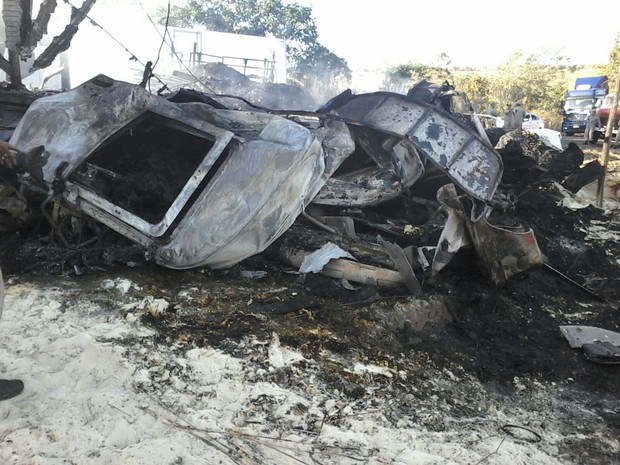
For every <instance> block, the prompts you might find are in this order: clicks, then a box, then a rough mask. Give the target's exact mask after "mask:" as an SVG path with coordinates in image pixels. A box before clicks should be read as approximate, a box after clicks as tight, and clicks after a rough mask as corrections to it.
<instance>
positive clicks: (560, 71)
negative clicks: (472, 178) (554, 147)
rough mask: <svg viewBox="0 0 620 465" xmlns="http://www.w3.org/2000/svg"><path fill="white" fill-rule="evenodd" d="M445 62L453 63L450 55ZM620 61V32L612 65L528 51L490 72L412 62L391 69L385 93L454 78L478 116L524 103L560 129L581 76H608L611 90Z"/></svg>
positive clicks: (552, 126) (385, 82) (527, 107)
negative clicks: (566, 103)
mask: <svg viewBox="0 0 620 465" xmlns="http://www.w3.org/2000/svg"><path fill="white" fill-rule="evenodd" d="M442 61H443V62H444V63H448V62H449V61H448V60H447V59H446V58H445V55H443V56H442ZM619 61H620V34H619V35H618V38H617V39H616V43H615V46H614V47H613V49H612V51H611V53H610V61H609V64H608V65H600V66H594V67H583V66H570V65H568V64H567V63H566V60H565V59H564V58H563V57H550V56H547V55H546V54H542V55H524V54H523V53H515V54H514V55H513V56H512V57H511V58H510V59H509V60H508V61H507V62H506V63H504V64H502V65H501V66H498V67H497V68H493V69H484V70H474V69H471V68H467V69H459V68H452V69H450V68H449V67H448V66H445V65H439V66H428V65H423V64H419V63H415V64H412V63H407V64H402V65H398V66H395V67H393V68H390V69H388V70H387V71H386V73H385V78H384V81H383V86H384V89H385V90H392V91H395V92H406V91H407V89H409V88H410V87H411V86H412V85H413V84H414V83H415V82H418V81H420V80H422V79H426V80H428V81H432V82H438V83H439V82H443V81H445V80H448V81H449V82H450V83H451V84H454V85H455V86H456V88H457V89H458V90H461V91H464V92H465V93H467V95H468V97H469V99H470V100H471V102H472V104H473V106H474V108H475V109H476V111H477V112H478V113H486V112H487V111H488V109H489V108H490V107H491V105H492V104H493V105H495V108H496V111H497V113H498V114H499V115H502V114H503V113H504V112H505V111H506V110H507V108H508V107H509V106H510V105H512V104H514V103H516V102H521V103H522V104H523V105H524V107H525V109H526V111H528V112H531V113H535V114H537V115H539V116H540V117H542V118H543V119H544V120H545V122H546V125H547V127H550V128H552V129H556V130H559V128H560V125H561V123H562V104H563V101H564V96H565V94H566V91H567V90H568V89H569V87H570V86H571V85H572V84H573V83H574V82H575V78H576V77H581V76H597V75H607V76H609V77H610V87H611V86H612V85H613V83H612V82H611V81H613V80H614V76H615V75H616V73H617V69H618V62H619Z"/></svg>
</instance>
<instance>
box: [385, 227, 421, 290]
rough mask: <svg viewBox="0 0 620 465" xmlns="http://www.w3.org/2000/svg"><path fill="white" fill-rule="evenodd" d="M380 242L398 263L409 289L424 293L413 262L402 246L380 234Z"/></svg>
mask: <svg viewBox="0 0 620 465" xmlns="http://www.w3.org/2000/svg"><path fill="white" fill-rule="evenodd" d="M379 244H381V245H382V246H383V247H384V248H385V250H386V251H387V253H388V254H389V255H390V258H391V259H392V261H393V262H394V265H396V268H397V269H398V272H399V273H400V275H401V277H402V280H403V283H405V286H407V289H409V292H411V293H412V294H413V295H420V294H421V293H422V287H421V286H420V283H419V281H418V278H416V276H415V273H414V272H413V269H412V268H411V263H410V262H409V260H408V259H407V256H406V255H405V252H403V249H401V248H400V246H399V245H398V244H394V243H393V242H388V241H386V240H385V239H383V238H382V237H381V236H379Z"/></svg>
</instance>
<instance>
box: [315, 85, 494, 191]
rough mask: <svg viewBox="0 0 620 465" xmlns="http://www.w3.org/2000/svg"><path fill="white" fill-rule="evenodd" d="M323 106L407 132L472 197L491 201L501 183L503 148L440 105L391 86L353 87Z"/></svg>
mask: <svg viewBox="0 0 620 465" xmlns="http://www.w3.org/2000/svg"><path fill="white" fill-rule="evenodd" d="M321 111H324V112H335V113H336V114H338V115H339V116H340V117H342V118H343V119H344V120H345V121H347V122H350V123H351V124H359V125H366V126H368V127H371V128H374V129H378V130H381V131H385V132H387V133H390V134H393V135H397V136H401V137H404V138H407V139H408V140H409V141H410V142H411V143H412V144H413V145H414V146H415V147H416V148H417V149H418V150H419V151H421V152H422V153H423V154H424V155H425V156H426V157H428V158H429V159H430V160H431V161H432V162H433V163H434V164H435V165H437V166H438V167H439V168H441V169H443V170H445V172H446V173H447V174H448V176H450V178H451V179H452V180H453V181H454V182H455V183H456V184H457V185H458V186H459V187H460V188H462V189H463V190H464V191H465V192H466V193H467V194H469V195H471V196H472V197H475V198H477V199H480V200H483V201H489V200H491V198H492V197H493V195H494V193H495V190H496V189H497V186H498V185H499V182H500V179H501V176H502V171H503V165H502V160H501V157H500V156H499V154H498V153H497V152H496V151H495V150H494V149H493V148H492V147H491V146H490V145H489V144H488V143H487V142H485V141H484V140H483V139H482V138H481V137H480V136H479V135H478V134H477V133H476V132H475V131H474V130H472V129H471V128H469V127H467V126H466V125H465V124H463V123H462V122H461V121H459V120H458V119H457V118H456V117H454V116H453V115H451V114H449V113H447V112H445V111H443V110H441V109H439V108H438V107H436V106H433V105H429V104H427V103H424V102H420V101H416V100H412V99H410V98H408V97H406V96H404V95H399V94H394V93H391V92H374V93H368V94H360V95H353V94H350V93H349V94H346V95H343V96H342V97H341V98H335V99H334V100H333V101H332V102H330V103H329V104H327V105H325V106H324V107H323V108H322V109H321Z"/></svg>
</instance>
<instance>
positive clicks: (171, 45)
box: [137, 0, 208, 88]
mask: <svg viewBox="0 0 620 465" xmlns="http://www.w3.org/2000/svg"><path fill="white" fill-rule="evenodd" d="M137 1H138V4H139V5H140V6H141V7H142V9H143V10H144V14H145V15H146V17H147V18H148V19H149V21H150V23H151V24H152V25H153V27H154V28H155V30H156V31H157V33H158V34H159V35H160V36H161V38H162V40H164V41H165V44H166V45H167V46H168V48H170V51H171V52H172V53H173V55H174V56H175V58H176V59H177V60H178V62H179V64H180V65H181V66H182V67H183V68H185V70H186V71H187V73H188V74H189V75H190V76H192V77H193V78H194V79H195V80H196V82H198V83H200V84H201V85H202V86H203V87H205V88H208V86H206V85H205V84H204V83H203V82H202V81H201V80H200V78H199V77H198V76H196V75H195V74H194V72H193V71H192V70H191V69H190V68H189V67H188V66H187V65H186V64H185V63H183V60H182V59H181V57H180V56H179V54H178V53H177V51H176V50H175V49H174V46H173V44H174V40H173V39H172V36H171V35H170V30H169V28H168V18H166V29H165V31H164V33H163V34H162V33H161V32H160V30H159V28H158V27H157V24H155V21H153V18H151V15H149V13H148V11H147V10H146V8H145V7H144V5H143V4H142V1H141V0H137ZM168 7H170V2H168ZM168 15H170V10H168ZM166 34H167V35H168V38H169V39H170V42H167V41H166ZM160 50H161V49H160ZM157 60H158V61H159V55H158V57H157ZM155 63H157V62H155ZM153 67H155V65H153Z"/></svg>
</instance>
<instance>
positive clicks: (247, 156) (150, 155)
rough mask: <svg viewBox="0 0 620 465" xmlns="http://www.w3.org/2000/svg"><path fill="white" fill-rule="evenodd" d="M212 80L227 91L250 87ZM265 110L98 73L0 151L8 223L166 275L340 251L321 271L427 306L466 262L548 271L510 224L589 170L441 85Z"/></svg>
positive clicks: (524, 231) (39, 107)
mask: <svg viewBox="0 0 620 465" xmlns="http://www.w3.org/2000/svg"><path fill="white" fill-rule="evenodd" d="M221 68H222V67H221V66H220V67H218V70H219V71H218V73H219V74H218V75H219V76H220V77H222V79H221V81H222V82H219V83H218V86H219V87H220V88H222V89H227V90H228V91H231V89H232V90H235V89H236V90H237V91H243V90H244V89H245V90H247V83H245V84H244V83H239V82H237V81H238V79H237V78H235V79H236V82H226V76H228V74H226V73H224V72H223V71H222V69H221ZM212 74H213V73H212ZM229 81H230V78H229ZM240 86H241V87H240ZM244 86H246V87H244ZM252 89H254V88H252ZM254 90H255V89H254ZM289 93H290V92H289ZM250 94H251V92H250ZM293 95H295V94H294V93H293ZM299 95H301V94H299ZM246 97H248V98H249V99H250V100H248V99H246ZM263 97H265V96H264V95H262V97H261V99H262V100H261V99H258V101H257V100H256V96H255V95H239V96H235V95H231V94H228V93H227V94H226V95H222V94H215V93H213V94H209V93H202V92H198V91H195V90H191V89H186V90H181V91H178V92H175V93H174V94H171V95H168V96H160V95H153V94H151V93H150V92H148V91H147V90H146V89H144V88H143V87H142V86H140V85H133V84H128V83H125V82H119V81H115V80H113V79H110V78H108V77H106V76H102V75H100V76H97V77H95V78H93V79H91V80H90V81H88V82H86V83H84V84H82V85H80V86H78V87H76V88H74V89H72V90H69V91H66V92H62V93H58V94H54V95H50V96H45V97H41V98H38V99H36V100H35V101H34V102H33V103H32V104H31V105H30V106H29V107H28V109H27V111H26V112H25V114H23V116H22V117H21V119H20V120H19V123H18V124H17V127H16V128H15V130H14V132H13V133H12V136H11V138H10V144H11V146H13V147H15V148H17V149H18V150H19V151H20V152H22V153H23V154H22V156H20V157H18V159H17V160H18V164H17V168H15V169H13V171H14V173H13V176H14V178H15V180H14V182H13V187H12V188H13V191H5V194H6V193H7V192H8V193H12V192H14V193H19V202H17V203H15V202H13V204H11V202H8V201H7V200H6V197H7V195H3V197H2V198H3V201H2V205H3V206H4V210H5V214H4V220H3V227H5V228H6V227H8V226H7V225H9V224H11V222H10V221H9V218H11V219H13V220H14V219H15V217H19V216H21V217H23V216H24V215H25V211H26V210H28V213H30V214H32V215H36V213H37V212H40V213H39V214H41V213H42V214H43V217H44V218H45V219H47V221H48V222H49V223H50V224H51V228H52V233H53V235H54V237H55V239H56V240H58V241H60V242H61V243H62V244H65V245H66V246H69V247H71V246H76V244H77V245H79V244H84V243H87V242H88V241H89V240H93V241H96V240H97V237H98V235H100V234H102V231H103V230H102V229H100V228H98V227H96V226H93V221H94V223H98V224H102V225H105V226H107V227H108V228H110V229H111V230H113V231H116V233H118V234H120V235H122V236H124V237H125V238H127V239H129V240H130V241H132V242H134V243H135V244H138V245H140V246H141V247H143V249H144V251H145V255H146V257H147V258H149V259H151V260H153V261H155V262H156V263H158V264H159V265H162V266H164V267H168V268H175V269H186V268H193V267H203V266H207V267H210V268H213V269H218V268H228V267H231V266H234V265H235V264H238V263H240V262H241V261H243V260H245V259H247V258H249V257H252V256H254V255H257V254H260V253H262V252H265V251H267V252H269V253H270V254H271V256H275V257H278V258H279V259H280V260H284V261H285V262H286V263H288V264H289V265H290V266H293V267H295V268H296V269H299V267H300V266H301V265H302V263H304V260H306V261H307V260H309V259H310V258H311V257H313V256H314V254H315V253H316V252H315V251H317V250H323V249H322V248H323V247H325V246H326V244H333V247H338V248H339V249H341V250H342V253H339V255H338V256H337V257H336V256H334V257H329V258H328V259H325V260H323V262H321V266H320V267H319V268H320V270H321V272H322V273H323V274H325V275H327V276H332V277H337V278H344V279H346V280H348V281H354V282H358V283H364V284H373V285H376V286H395V285H396V286H405V287H406V288H408V290H409V291H410V292H411V293H413V294H420V293H421V292H423V288H424V282H425V280H427V279H429V278H433V279H437V277H438V273H439V272H440V270H441V269H442V268H444V267H445V266H446V265H447V264H448V263H449V262H450V261H451V259H452V258H453V257H454V256H455V255H456V254H457V253H458V252H459V250H461V249H463V248H473V250H474V251H475V253H476V256H477V257H478V262H479V266H480V267H481V268H482V270H483V271H484V272H485V273H486V275H487V276H488V277H489V278H490V280H491V281H492V282H493V283H495V284H496V285H502V284H504V283H506V282H507V281H508V280H510V279H511V278H513V277H514V276H516V275H518V274H520V273H523V272H525V271H527V270H528V269H530V268H532V267H536V266H540V265H542V264H543V263H544V259H543V254H542V252H541V250H540V249H539V247H538V243H537V240H536V238H535V236H534V232H533V230H532V229H531V228H527V227H525V226H523V225H521V224H520V222H519V220H518V218H516V217H515V216H514V214H511V212H512V211H513V210H514V206H515V205H516V204H517V203H518V197H519V195H521V194H522V193H523V192H525V191H527V189H529V188H531V187H532V186H534V185H536V183H541V182H548V181H550V180H554V181H558V182H561V181H563V180H565V179H566V182H567V183H569V184H570V185H571V186H572V188H573V189H577V190H578V188H579V187H580V185H583V182H585V181H584V179H591V178H592V177H593V176H594V174H592V173H596V172H597V171H596V170H588V171H587V172H585V173H584V174H583V175H582V176H581V177H580V178H579V179H577V180H573V181H570V176H576V174H575V173H576V172H578V171H579V170H580V169H581V168H580V166H581V164H582V162H583V153H582V152H581V150H579V148H578V147H577V146H574V144H573V146H569V148H568V149H567V150H565V151H561V150H558V149H557V148H553V146H552V145H551V146H550V145H549V144H547V143H545V140H544V139H541V138H538V137H537V136H536V135H534V134H530V133H526V132H523V131H520V130H519V131H512V132H510V133H507V134H503V133H502V134H499V133H498V132H497V130H493V131H491V130H489V131H486V132H485V131H484V129H483V128H482V125H481V124H480V122H479V120H478V119H477V117H476V115H475V113H474V111H473V108H472V107H471V104H469V101H468V100H467V97H466V96H465V95H464V94H462V93H460V92H457V91H456V90H455V89H454V87H453V86H451V85H448V84H447V83H445V84H444V85H443V86H435V87H432V86H428V85H419V86H416V87H414V88H413V89H412V90H411V91H410V92H409V93H408V94H407V95H401V94H396V93H391V92H374V93H368V94H359V95H354V94H353V93H352V92H351V91H347V92H344V93H342V94H341V95H338V96H336V97H335V98H333V99H332V100H330V101H329V102H327V103H326V104H324V105H323V106H322V107H320V108H319V109H317V110H316V111H307V110H303V109H300V108H299V107H298V108H291V109H282V108H281V106H280V105H277V107H276V108H271V109H270V108H266V107H265V106H264V105H263V104H264V103H265V102H266V101H267V100H265V99H264V98H263ZM251 100H252V101H251ZM269 101H271V102H272V103H273V102H275V100H269ZM456 101H460V102H461V103H462V102H465V104H464V105H462V104H461V105H456V104H455V102H456ZM257 102H258V103H260V104H257ZM306 102H307V101H306ZM459 107H461V108H465V109H466V111H465V112H457V111H456V108H459ZM492 143H495V144H496V145H495V146H493V145H491V144H492ZM27 202H29V203H30V205H31V207H30V209H28V208H27V207H25V206H24V205H27V204H28V203H27ZM17 204H19V205H18V206H19V208H16V207H15V205H17ZM14 223H15V222H14ZM18 223H19V224H23V221H21V223H20V222H18ZM104 230H105V229H104ZM89 236H90V238H89ZM377 238H378V239H377ZM350 257H355V258H356V259H357V261H354V260H351V258H350ZM472 266H474V265H472ZM319 268H316V267H313V268H312V270H313V271H315V270H318V269H319Z"/></svg>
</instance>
